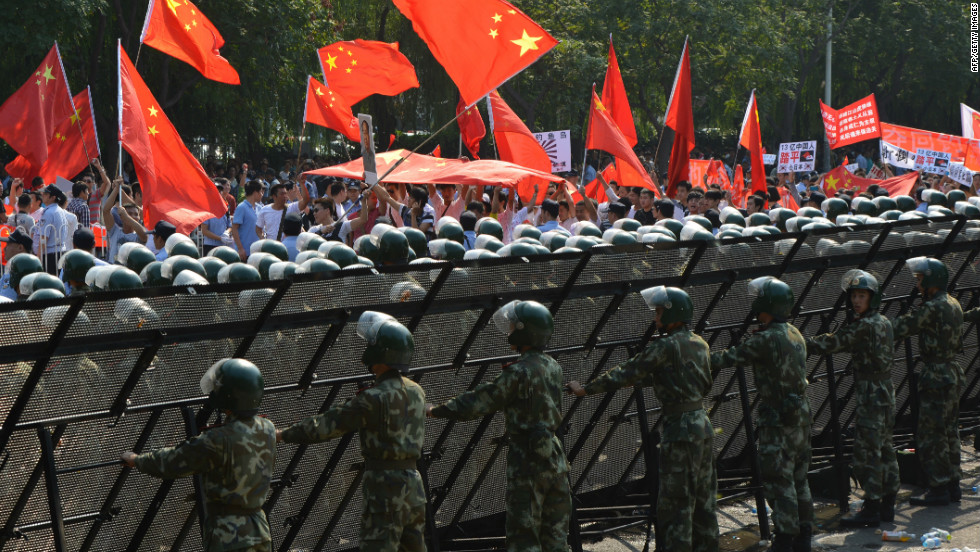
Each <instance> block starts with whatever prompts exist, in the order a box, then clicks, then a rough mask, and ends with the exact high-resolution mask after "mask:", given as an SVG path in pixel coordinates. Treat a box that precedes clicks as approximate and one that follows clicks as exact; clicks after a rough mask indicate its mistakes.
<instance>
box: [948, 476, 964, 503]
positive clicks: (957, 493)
mask: <svg viewBox="0 0 980 552" xmlns="http://www.w3.org/2000/svg"><path fill="white" fill-rule="evenodd" d="M962 498H963V489H961V488H960V481H959V480H958V479H952V480H950V482H949V501H950V502H959V501H960V500H961V499H962Z"/></svg>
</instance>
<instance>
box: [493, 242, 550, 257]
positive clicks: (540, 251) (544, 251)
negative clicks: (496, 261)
mask: <svg viewBox="0 0 980 552" xmlns="http://www.w3.org/2000/svg"><path fill="white" fill-rule="evenodd" d="M532 247H534V249H536V250H537V252H538V255H551V250H550V249H548V248H547V247H545V246H543V245H532ZM498 257H499V255H498Z"/></svg>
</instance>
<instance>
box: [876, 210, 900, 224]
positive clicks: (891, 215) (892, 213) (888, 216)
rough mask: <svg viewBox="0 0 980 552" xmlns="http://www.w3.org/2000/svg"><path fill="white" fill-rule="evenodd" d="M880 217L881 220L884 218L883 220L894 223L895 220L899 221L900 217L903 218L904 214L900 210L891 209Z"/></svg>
mask: <svg viewBox="0 0 980 552" xmlns="http://www.w3.org/2000/svg"><path fill="white" fill-rule="evenodd" d="M878 216H879V217H881V218H883V219H885V220H887V221H894V220H898V219H899V217H901V216H902V212H901V211H899V210H898V209H891V210H889V211H885V212H883V213H881V214H880V215H878Z"/></svg>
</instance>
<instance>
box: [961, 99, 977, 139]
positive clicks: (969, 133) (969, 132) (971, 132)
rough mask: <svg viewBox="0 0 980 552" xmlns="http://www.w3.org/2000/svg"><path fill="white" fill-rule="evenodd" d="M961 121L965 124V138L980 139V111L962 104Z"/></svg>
mask: <svg viewBox="0 0 980 552" xmlns="http://www.w3.org/2000/svg"><path fill="white" fill-rule="evenodd" d="M960 121H961V122H962V124H963V137H964V138H970V139H973V140H977V139H980V111H977V110H975V109H973V108H971V107H969V106H968V105H966V104H964V103H961V104H960Z"/></svg>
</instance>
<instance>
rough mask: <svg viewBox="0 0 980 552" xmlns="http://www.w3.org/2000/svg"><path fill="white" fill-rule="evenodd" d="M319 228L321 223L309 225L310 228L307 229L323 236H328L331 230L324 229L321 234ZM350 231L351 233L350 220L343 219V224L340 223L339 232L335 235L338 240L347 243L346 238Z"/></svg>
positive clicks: (321, 228) (321, 227)
mask: <svg viewBox="0 0 980 552" xmlns="http://www.w3.org/2000/svg"><path fill="white" fill-rule="evenodd" d="M320 230H323V225H322V224H317V225H316V226H312V227H310V230H309V231H310V232H313V233H314V234H319V235H321V236H324V237H326V236H329V235H330V233H331V232H326V231H325V232H323V233H322V234H321V233H320ZM332 230H333V229H331V231H332ZM350 233H351V229H350V221H349V220H345V221H344V222H343V224H341V225H340V233H339V234H337V237H338V238H340V241H341V242H343V243H347V238H349V237H350Z"/></svg>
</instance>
